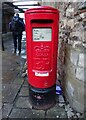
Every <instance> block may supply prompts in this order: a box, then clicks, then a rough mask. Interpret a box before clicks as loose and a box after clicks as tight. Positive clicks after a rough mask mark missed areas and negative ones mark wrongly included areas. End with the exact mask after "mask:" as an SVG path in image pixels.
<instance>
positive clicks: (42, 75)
mask: <svg viewBox="0 0 86 120" xmlns="http://www.w3.org/2000/svg"><path fill="white" fill-rule="evenodd" d="M35 76H40V77H44V76H49V73H48V72H44V73H40V72H35Z"/></svg>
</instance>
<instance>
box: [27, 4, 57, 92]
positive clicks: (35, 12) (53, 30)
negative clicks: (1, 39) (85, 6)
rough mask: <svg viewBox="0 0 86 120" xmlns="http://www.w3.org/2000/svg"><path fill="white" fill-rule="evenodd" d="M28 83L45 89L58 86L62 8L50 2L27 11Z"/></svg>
mask: <svg viewBox="0 0 86 120" xmlns="http://www.w3.org/2000/svg"><path fill="white" fill-rule="evenodd" d="M25 23H26V49H27V63H28V83H29V84H30V86H31V89H32V90H33V91H34V90H37V91H40V90H41V91H42V90H51V89H52V88H53V87H55V84H56V79H57V52H58V31H59V30H58V29H59V11H58V10H57V9H55V8H52V7H49V6H41V7H36V8H32V9H28V10H27V11H26V12H25Z"/></svg>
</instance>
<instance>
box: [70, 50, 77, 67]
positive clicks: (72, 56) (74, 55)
mask: <svg viewBox="0 0 86 120" xmlns="http://www.w3.org/2000/svg"><path fill="white" fill-rule="evenodd" d="M78 58H79V53H78V52H77V51H74V50H71V54H70V60H71V62H72V63H73V64H74V65H75V66H77V62H78Z"/></svg>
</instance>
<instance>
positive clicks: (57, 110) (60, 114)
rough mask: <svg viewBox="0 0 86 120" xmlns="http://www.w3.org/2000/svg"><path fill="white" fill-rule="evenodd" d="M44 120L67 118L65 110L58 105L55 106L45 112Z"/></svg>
mask: <svg viewBox="0 0 86 120" xmlns="http://www.w3.org/2000/svg"><path fill="white" fill-rule="evenodd" d="M46 118H67V114H66V112H65V108H64V107H59V106H58V104H56V105H55V106H54V107H53V108H51V109H49V110H48V111H47V115H46Z"/></svg>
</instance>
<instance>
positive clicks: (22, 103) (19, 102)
mask: <svg viewBox="0 0 86 120" xmlns="http://www.w3.org/2000/svg"><path fill="white" fill-rule="evenodd" d="M15 108H25V109H28V108H32V106H31V104H30V102H29V97H18V98H17V99H16V101H15Z"/></svg>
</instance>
